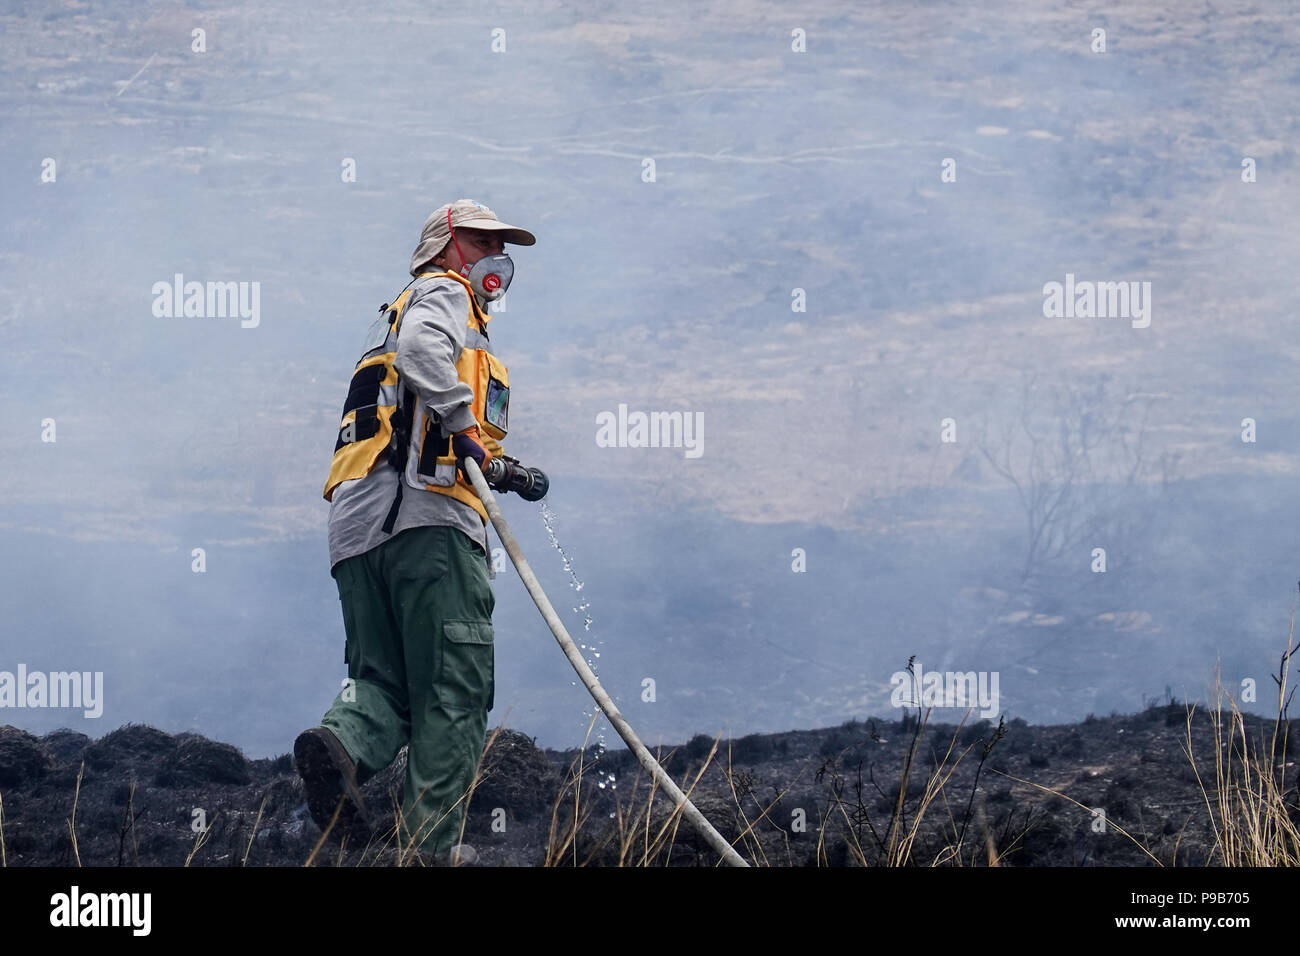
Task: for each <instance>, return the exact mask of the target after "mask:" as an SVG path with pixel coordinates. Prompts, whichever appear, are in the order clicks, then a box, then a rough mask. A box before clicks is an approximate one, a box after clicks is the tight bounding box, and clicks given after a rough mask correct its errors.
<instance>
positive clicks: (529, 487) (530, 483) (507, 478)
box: [483, 455, 551, 501]
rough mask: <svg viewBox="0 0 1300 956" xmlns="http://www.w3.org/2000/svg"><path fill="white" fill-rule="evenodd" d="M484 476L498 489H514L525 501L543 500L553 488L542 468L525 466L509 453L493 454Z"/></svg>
mask: <svg viewBox="0 0 1300 956" xmlns="http://www.w3.org/2000/svg"><path fill="white" fill-rule="evenodd" d="M483 477H484V479H486V481H487V483H488V484H489V485H491V486H492V487H493V488H495V489H496V490H497V491H513V492H514V493H515V494H517V495H518V496H519V497H520V498H523V499H524V500H525V501H541V500H542V499H543V498H545V497H546V492H547V491H549V490H550V488H551V482H550V479H548V478H547V477H546V473H545V472H543V471H542V470H541V469H540V468H525V467H524V466H523V465H521V464H519V459H518V458H511V457H510V456H509V455H493V456H492V460H491V461H489V462H488V466H487V470H486V471H484V472H483Z"/></svg>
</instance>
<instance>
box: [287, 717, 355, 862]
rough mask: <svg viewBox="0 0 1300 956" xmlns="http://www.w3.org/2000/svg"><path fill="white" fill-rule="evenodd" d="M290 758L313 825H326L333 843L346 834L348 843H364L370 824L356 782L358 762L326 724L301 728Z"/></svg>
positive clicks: (322, 826) (339, 840) (340, 839)
mask: <svg viewBox="0 0 1300 956" xmlns="http://www.w3.org/2000/svg"><path fill="white" fill-rule="evenodd" d="M293 759H294V762H295V763H296V764H297V765H298V775H299V776H300V777H302V789H303V792H304V793H305V794H306V796H307V809H308V810H310V811H311V818H312V819H313V820H314V821H316V826H318V827H319V828H320V829H321V832H322V833H323V832H325V831H326V830H327V829H328V830H329V835H330V837H331V838H332V839H333V840H334V841H335V842H336V843H338V842H342V840H343V838H344V837H347V838H348V842H349V844H350V845H351V846H353V847H360V846H365V845H366V844H367V843H368V842H369V840H370V836H371V828H370V823H369V821H368V820H367V819H366V806H365V801H364V800H363V798H362V796H361V789H360V788H359V787H358V786H357V765H356V764H355V763H354V762H353V760H352V758H351V757H349V756H348V752H347V750H346V749H345V748H344V746H343V743H342V742H341V741H340V740H339V739H338V737H336V736H334V732H333V731H332V730H330V729H328V728H327V727H312V728H311V729H310V730H304V731H303V732H302V733H301V734H299V735H298V739H297V740H295V741H294V743H293ZM335 811H337V812H338V818H337V819H334V814H335ZM331 820H333V821H334V825H333V827H331V826H330V821H331Z"/></svg>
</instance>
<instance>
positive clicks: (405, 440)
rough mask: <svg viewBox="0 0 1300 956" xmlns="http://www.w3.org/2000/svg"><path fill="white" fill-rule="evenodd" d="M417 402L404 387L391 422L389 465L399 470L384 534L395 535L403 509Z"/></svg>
mask: <svg viewBox="0 0 1300 956" xmlns="http://www.w3.org/2000/svg"><path fill="white" fill-rule="evenodd" d="M415 402H416V396H415V393H414V392H412V391H411V389H410V388H409V387H407V386H406V385H403V386H402V390H401V392H400V393H399V400H398V403H397V413H396V414H395V415H393V417H392V420H391V424H392V427H393V436H392V438H391V439H390V440H389V443H388V463H389V464H390V465H392V466H393V468H395V469H396V470H397V494H395V495H394V496H393V504H392V506H391V507H390V508H389V509H388V516H387V517H386V518H384V534H392V533H393V524H394V523H395V522H396V521H397V512H398V509H400V508H401V507H402V486H403V485H404V484H406V479H405V477H404V474H403V473H404V472H405V471H406V459H407V457H408V456H409V454H410V451H411V423H412V421H413V420H414V417H415Z"/></svg>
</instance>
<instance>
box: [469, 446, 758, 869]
mask: <svg viewBox="0 0 1300 956" xmlns="http://www.w3.org/2000/svg"><path fill="white" fill-rule="evenodd" d="M461 466H462V468H463V469H464V471H465V474H466V476H467V477H468V478H469V480H470V482H471V483H472V484H473V486H474V490H475V491H476V492H477V493H478V496H479V500H480V501H482V502H483V507H484V508H485V509H487V513H488V517H489V518H491V519H492V527H494V528H496V532H497V537H499V538H500V539H501V543H502V544H503V545H505V549H506V553H507V554H508V555H510V560H511V561H512V562H513V563H514V566H515V570H516V571H518V572H519V577H520V579H521V580H522V581H523V582H524V587H525V588H527V589H528V594H529V596H530V597H531V598H532V599H533V603H534V604H536V605H537V610H539V611H541V613H542V617H543V618H545V619H546V623H547V625H548V626H549V627H550V629H551V633H552V634H554V635H555V639H556V640H557V641H558V642H559V644H560V648H561V649H562V650H563V651H564V656H565V657H567V658H568V659H569V663H570V664H572V665H573V669H574V670H575V671H577V672H578V677H579V678H581V679H582V683H583V686H584V687H586V688H587V691H588V692H589V693H590V694H591V696H592V698H593V699H594V700H595V701H596V706H597V707H599V708H600V709H601V711H602V712H603V713H604V714H605V716H606V717H607V718H608V719H609V722H610V723H611V724H612V725H613V726H614V729H615V730H617V731H618V735H619V736H620V737H622V738H623V740H624V741H625V742H626V743H627V746H628V748H629V749H630V750H631V751H632V752H633V753H634V754H636V759H637V760H638V761H639V762H640V763H641V766H642V767H644V768H645V769H646V772H648V773H649V774H650V775H651V777H653V778H654V781H655V782H656V783H657V784H658V785H659V786H660V787H661V788H662V789H663V791H664V792H665V793H667V794H668V796H669V797H671V798H672V801H673V805H674V806H675V807H676V808H677V809H678V810H680V811H681V813H682V816H684V817H685V818H686V819H687V821H688V822H689V823H690V824H691V826H693V827H695V829H696V831H698V832H699V834H700V836H702V837H703V838H704V840H705V841H706V842H707V843H708V844H709V846H711V847H712V848H713V849H714V850H716V851H717V852H718V853H719V854H720V855H721V857H722V860H723V862H724V863H726V864H727V865H728V866H749V864H748V863H746V862H745V860H744V858H743V857H741V855H740V854H739V853H737V852H736V850H735V848H733V847H732V845H731V844H730V843H728V842H727V840H726V838H724V837H723V836H722V834H721V833H719V832H718V831H717V830H715V829H714V828H713V825H712V824H711V823H709V821H708V820H707V819H705V817H704V814H702V813H700V811H699V810H698V809H697V808H696V806H695V804H693V803H691V801H690V799H689V798H687V796H686V794H684V793H683V792H682V790H681V788H680V787H678V786H677V784H676V783H674V782H673V778H672V777H670V776H668V772H667V771H666V770H664V768H663V767H661V766H660V765H659V761H657V760H655V758H654V757H653V756H652V755H651V753H650V751H649V750H647V749H646V746H645V744H643V743H642V742H641V738H640V737H638V736H637V735H636V731H635V730H633V729H632V725H631V724H629V723H628V722H627V719H626V718H625V717H624V716H623V715H622V713H620V712H619V709H618V707H616V706H615V705H614V701H613V700H611V699H610V696H609V694H607V693H605V688H603V687H601V686H600V681H599V680H597V679H596V675H595V674H594V673H593V672H592V670H591V668H590V667H588V666H587V662H586V660H585V659H584V658H583V656H582V654H581V653H580V652H579V651H578V647H577V645H576V644H574V642H573V638H571V637H570V636H569V632H568V631H567V630H565V627H564V624H563V622H562V621H561V620H560V616H559V615H558V614H556V613H555V608H553V607H551V602H550V600H549V599H548V598H547V597H546V592H545V591H543V590H542V586H541V584H539V583H538V581H537V576H536V575H534V574H533V569H532V568H531V567H529V565H528V559H527V558H525V557H524V553H523V551H522V550H521V549H520V547H519V542H518V541H516V540H515V536H514V533H513V532H512V531H511V530H510V525H508V524H507V523H506V519H505V516H504V515H503V514H501V509H500V508H499V507H497V503H496V499H495V498H493V497H492V490H491V488H490V487H489V484H488V480H487V479H486V478H485V477H484V476H483V472H482V471H480V470H479V467H478V463H477V462H476V461H474V459H473V458H468V457H467V458H464V459H462V460H461ZM488 471H489V473H490V474H491V476H492V478H493V479H494V483H496V484H497V485H498V487H503V486H504V487H506V488H508V489H510V490H516V491H519V492H520V494H521V495H522V496H523V497H524V498H526V499H527V500H530V501H536V500H540V499H541V497H542V496H543V495H545V493H546V490H547V488H548V487H549V482H548V481H547V479H546V476H545V475H544V474H542V472H540V471H538V470H537V469H535V468H530V469H523V468H520V466H519V464H518V462H516V461H514V460H513V459H507V460H505V461H502V460H501V458H496V457H494V458H492V459H491V460H489V462H488ZM530 477H531V478H532V479H533V480H532V481H530ZM521 486H522V487H521ZM539 492H540V493H539ZM534 495H536V497H533V496H534Z"/></svg>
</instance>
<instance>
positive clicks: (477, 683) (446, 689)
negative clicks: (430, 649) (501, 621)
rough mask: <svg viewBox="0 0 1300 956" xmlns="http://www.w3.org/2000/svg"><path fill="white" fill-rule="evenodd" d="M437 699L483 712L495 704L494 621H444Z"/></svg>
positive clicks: (450, 705) (448, 705)
mask: <svg viewBox="0 0 1300 956" xmlns="http://www.w3.org/2000/svg"><path fill="white" fill-rule="evenodd" d="M442 636H443V638H445V640H444V641H443V648H442V650H443V654H442V674H441V678H440V679H439V681H438V699H439V700H440V701H442V703H443V704H444V705H445V706H447V707H451V708H454V709H457V710H475V709H477V708H480V707H481V708H482V709H483V710H484V711H489V710H491V709H492V705H493V704H494V703H495V697H496V695H495V687H494V686H493V685H494V681H493V677H494V673H493V670H494V664H495V660H494V656H493V655H494V651H495V648H494V647H493V643H492V622H491V621H444V622H443V624H442Z"/></svg>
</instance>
